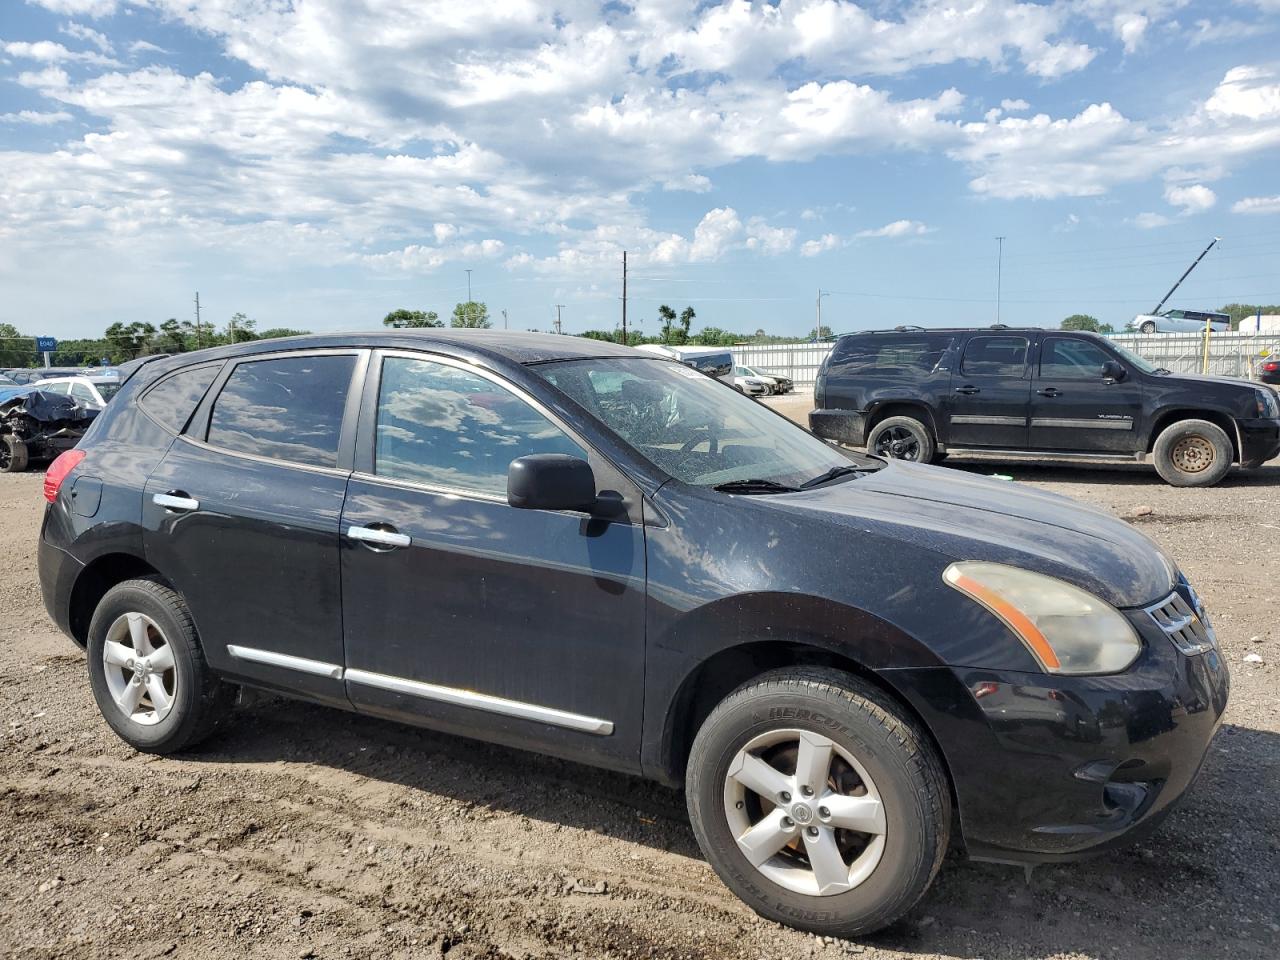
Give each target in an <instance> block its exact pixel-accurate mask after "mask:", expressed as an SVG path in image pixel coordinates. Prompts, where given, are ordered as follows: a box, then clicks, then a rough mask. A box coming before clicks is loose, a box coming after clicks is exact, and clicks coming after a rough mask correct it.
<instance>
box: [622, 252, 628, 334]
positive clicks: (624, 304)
mask: <svg viewBox="0 0 1280 960" xmlns="http://www.w3.org/2000/svg"><path fill="white" fill-rule="evenodd" d="M627 342H628V341H627V251H625V250H623V251H622V345H623V346H624V347H625V346H626V345H627Z"/></svg>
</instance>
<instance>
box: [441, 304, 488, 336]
mask: <svg viewBox="0 0 1280 960" xmlns="http://www.w3.org/2000/svg"><path fill="white" fill-rule="evenodd" d="M449 326H451V327H480V328H483V329H485V330H487V329H489V326H490V324H489V308H488V307H486V306H485V305H484V304H483V303H479V302H477V301H475V300H468V301H467V302H466V303H459V304H457V305H456V306H455V307H454V308H453V316H452V317H450V318H449Z"/></svg>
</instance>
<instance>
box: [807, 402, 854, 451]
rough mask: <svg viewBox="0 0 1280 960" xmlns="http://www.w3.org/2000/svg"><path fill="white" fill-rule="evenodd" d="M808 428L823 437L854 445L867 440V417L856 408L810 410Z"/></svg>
mask: <svg viewBox="0 0 1280 960" xmlns="http://www.w3.org/2000/svg"><path fill="white" fill-rule="evenodd" d="M809 429H810V430H811V431H813V432H814V433H815V434H817V435H818V436H819V437H822V438H823V439H826V440H835V441H837V442H839V443H848V444H852V445H853V446H856V447H860V446H862V445H863V444H865V443H866V442H867V418H866V416H865V415H864V414H862V413H860V412H858V411H857V410H810V411H809Z"/></svg>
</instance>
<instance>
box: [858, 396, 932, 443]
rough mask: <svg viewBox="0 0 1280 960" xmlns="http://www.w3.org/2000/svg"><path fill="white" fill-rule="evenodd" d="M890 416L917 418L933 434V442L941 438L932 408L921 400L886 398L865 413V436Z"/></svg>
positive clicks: (869, 434)
mask: <svg viewBox="0 0 1280 960" xmlns="http://www.w3.org/2000/svg"><path fill="white" fill-rule="evenodd" d="M890 417H911V418H912V419H914V420H919V421H920V422H921V423H923V424H924V425H925V428H926V429H928V431H929V432H930V433H932V434H933V439H934V442H935V443H936V442H937V441H938V440H939V439H941V438H940V437H939V436H938V422H937V420H936V419H935V418H934V416H933V410H932V409H931V408H930V407H929V405H928V404H927V403H925V402H923V401H921V400H887V401H885V402H883V403H879V404H876V405H875V406H873V407H872V408H871V410H870V411H869V412H868V413H867V430H866V436H868V437H870V436H871V431H872V430H874V429H875V428H876V426H877V425H878V424H880V423H881V422H883V421H885V420H888V419H889V418H890Z"/></svg>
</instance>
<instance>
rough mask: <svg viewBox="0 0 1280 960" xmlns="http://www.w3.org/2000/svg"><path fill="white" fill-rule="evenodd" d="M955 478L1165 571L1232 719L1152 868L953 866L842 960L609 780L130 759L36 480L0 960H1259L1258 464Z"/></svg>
mask: <svg viewBox="0 0 1280 960" xmlns="http://www.w3.org/2000/svg"><path fill="white" fill-rule="evenodd" d="M779 406H782V407H785V408H786V409H787V412H788V413H791V414H802V413H803V412H804V411H805V409H807V404H806V403H805V401H804V400H803V399H800V400H785V401H782V402H780V403H779ZM956 466H957V467H958V468H960V469H968V470H973V471H976V472H984V473H991V472H999V473H1004V474H1012V475H1013V476H1014V478H1015V481H1016V482H1019V483H1030V484H1033V485H1035V486H1037V487H1042V488H1045V489H1049V490H1053V491H1056V492H1059V493H1064V494H1067V495H1069V496H1074V497H1079V498H1087V499H1089V500H1090V501H1091V502H1093V503H1095V504H1098V505H1101V506H1103V507H1106V508H1109V509H1111V510H1113V511H1114V512H1115V513H1116V514H1117V515H1119V516H1122V517H1126V518H1129V519H1131V522H1134V523H1136V524H1138V525H1140V527H1141V528H1142V529H1143V530H1144V531H1145V532H1147V533H1148V534H1150V535H1151V536H1152V537H1154V538H1155V539H1156V540H1157V541H1159V542H1160V543H1162V544H1163V545H1164V546H1166V547H1167V548H1168V549H1169V550H1170V552H1171V553H1172V554H1173V555H1174V556H1175V557H1176V558H1177V559H1178V561H1179V562H1180V563H1181V564H1182V565H1183V567H1184V569H1185V570H1186V571H1187V573H1188V575H1189V576H1190V577H1191V578H1192V579H1193V581H1194V582H1195V583H1196V585H1197V587H1198V588H1199V589H1200V590H1201V592H1202V593H1203V594H1204V595H1205V597H1206V598H1207V601H1208V603H1209V605H1210V609H1211V610H1212V612H1213V614H1214V617H1215V622H1216V624H1217V627H1218V632H1219V637H1220V639H1221V643H1222V646H1223V649H1224V652H1225V655H1226V657H1227V659H1228V661H1229V663H1230V664H1231V667H1232V671H1233V677H1234V687H1233V691H1232V701H1231V706H1230V709H1229V712H1228V715H1227V724H1226V725H1225V727H1224V728H1223V731H1222V732H1221V733H1220V734H1219V736H1218V739H1217V740H1216V741H1215V742H1214V745H1213V747H1212V748H1211V751H1210V755H1209V759H1208V761H1207V764H1206V767H1205V770H1204V773H1203V775H1202V777H1201V779H1200V780H1199V782H1198V783H1197V785H1196V787H1195V788H1194V790H1193V792H1192V793H1191V795H1190V796H1189V797H1188V798H1187V800H1186V802H1185V803H1184V805H1183V806H1182V807H1181V808H1180V810H1179V811H1178V812H1177V813H1176V814H1175V815H1174V816H1173V817H1172V818H1171V819H1170V820H1169V821H1168V822H1167V824H1166V825H1165V826H1164V827H1163V828H1162V829H1161V830H1160V832H1159V833H1157V834H1156V835H1155V836H1154V837H1152V838H1151V839H1150V840H1149V841H1147V842H1145V843H1144V844H1142V845H1141V846H1139V847H1137V848H1134V849H1131V850H1126V851H1124V852H1122V853H1119V854H1115V855H1112V856H1109V857H1106V858H1103V859H1101V860H1095V861H1090V862H1087V863H1083V864H1075V865H1069V866H1052V867H1042V868H1039V869H1037V870H1036V871H1035V872H1034V873H1033V875H1032V876H1031V878H1030V880H1028V879H1027V878H1025V877H1024V875H1023V872H1022V871H1021V870H1020V869H1016V868H1012V867H1003V866H998V865H990V864H972V863H967V862H965V861H964V860H962V859H959V858H956V857H952V858H950V859H949V860H948V862H947V863H946V864H945V865H944V867H943V870H942V873H941V875H940V876H939V878H938V881H937V882H936V884H935V886H934V888H933V890H932V892H931V893H930V894H929V896H928V897H927V898H926V899H925V900H924V902H923V903H921V904H920V905H919V906H918V907H917V908H916V909H915V911H913V912H912V914H911V915H910V916H909V917H908V918H907V919H905V920H904V921H902V922H901V923H899V924H898V925H897V926H896V927H895V928H893V929H892V930H890V931H888V932H886V933H884V934H881V935H879V936H878V937H876V938H873V939H870V940H866V941H863V942H860V943H851V942H838V941H823V940H820V939H818V938H815V937H812V936H809V935H806V934H801V933H798V932H795V931H792V930H788V929H786V928H783V927H779V926H777V925H775V924H772V923H768V922H765V921H761V920H758V919H757V918H756V917H755V916H754V915H753V914H751V913H750V912H749V911H748V910H747V909H746V908H745V907H744V906H742V905H741V904H740V903H739V902H738V901H737V900H736V899H735V898H734V897H733V896H732V895H730V894H729V893H728V891H727V890H725V889H724V887H722V886H721V884H720V882H719V881H718V880H717V879H716V877H715V876H714V874H713V873H712V872H711V870H710V868H709V867H708V866H707V865H706V863H705V862H704V861H703V860H702V858H701V856H700V855H699V853H698V850H697V847H696V845H695V843H694V840H693V836H692V834H691V832H690V830H689V826H688V822H687V820H686V818H685V813H684V803H683V798H682V797H681V796H680V795H679V794H678V793H675V792H672V791H669V790H666V789H664V788H661V787H658V786H655V785H653V784H649V783H646V782H643V781H641V780H637V779H633V778H630V777H625V776H621V775H617V774H612V773H606V772H601V771H597V770H592V769H589V768H586V767H579V766H576V765H574V764H570V763H563V762H560V761H554V760H548V759H544V758H540V757H537V756H532V755H528V754H522V753H518V752H515V751H510V750H505V749H500V748H496V747H489V746H486V745H482V744H477V743H472V742H469V741H464V740H459V739H454V738H450V737H445V736H441V735H436V734H433V733H430V732H426V731H419V730H414V729H410V728H406V727H401V726H397V725H394V724H390V723H386V722H382V721H378V720H372V719H367V718H362V717H356V716H352V715H349V714H344V713H339V712H336V711H328V710H325V709H322V708H319V707H312V706H308V705H304V704H299V703H293V702H289V701H285V700H278V699H272V700H264V701H259V702H256V703H254V704H252V705H249V706H246V707H244V708H242V710H241V711H240V712H239V714H238V715H237V717H236V718H235V720H234V721H233V722H232V723H231V724H230V725H229V726H228V728H227V729H226V730H225V731H223V732H222V733H220V734H219V735H218V736H216V737H215V738H214V740H213V741H211V742H210V743H208V744H207V745H206V746H205V747H203V748H202V749H201V750H199V751H198V752H195V753H192V754H190V755H188V756H184V757H182V758H180V759H158V758H154V757H148V756H144V755H140V754H137V753H135V752H134V751H133V750H131V749H130V748H128V747H126V746H125V745H124V744H123V743H121V742H120V741H119V740H117V739H116V738H115V737H114V736H113V735H112V734H111V733H110V731H109V730H108V728H107V727H106V725H105V724H104V723H102V722H101V721H100V720H99V718H98V715H97V711H96V708H95V706H94V703H93V698H92V696H91V694H90V693H89V688H88V683H87V681H86V678H85V669H84V661H83V657H82V656H81V655H80V653H79V651H78V650H77V649H76V648H75V647H74V646H73V645H72V644H71V643H70V641H68V640H66V639H65V638H64V637H62V636H61V635H60V634H59V633H57V632H56V631H55V629H54V628H53V627H52V625H51V624H50V623H49V621H48V619H47V618H46V616H45V613H44V609H43V607H42V605H41V602H40V596H39V587H38V584H37V582H36V566H35V541H36V537H37V533H38V529H39V522H40V516H41V510H42V507H43V505H44V501H43V500H42V499H41V496H40V484H41V475H40V474H39V473H38V472H37V473H29V474H20V475H12V476H11V475H0V517H3V520H4V523H3V528H4V535H5V537H6V542H7V543H8V544H9V546H8V548H7V549H6V551H5V559H6V561H7V562H6V563H5V565H4V570H3V573H0V604H2V605H3V609H4V611H5V615H4V616H3V617H2V618H0V678H2V681H3V682H2V685H0V713H2V716H3V719H2V721H0V724H2V726H0V729H2V730H3V734H4V737H5V742H4V745H3V746H4V749H3V750H2V751H0V956H21V957H31V958H39V957H129V958H146V957H161V956H171V957H192V958H202V960H203V958H223V957H226V958H230V957H236V958H240V957H271V958H276V957H299V958H305V957H312V956H315V957H336V958H344V957H370V958H373V957H377V958H384V957H390V958H399V957H432V956H440V955H443V954H445V953H447V954H448V955H449V956H451V957H464V958H470V957H565V956H581V957H588V958H596V957H714V958H743V960H757V958H773V957H785V958H788V960H792V958H796V957H808V956H815V957H843V956H847V955H851V954H858V955H861V956H865V957H895V958H907V957H911V958H922V957H954V958H978V957H1009V958H1045V960H1048V958H1078V957H1123V958H1126V960H1137V958H1151V960H1200V958H1206V957H1236V958H1252V957H1259V958H1263V957H1265V958H1268V960H1274V958H1275V957H1276V956H1277V955H1280V906H1278V904H1280V896H1278V894H1280V881H1278V880H1277V876H1278V875H1280V797H1278V796H1277V794H1278V793H1280V791H1278V789H1277V788H1278V787H1280V685H1278V684H1277V678H1278V677H1280V634H1278V633H1277V629H1276V610H1277V605H1276V603H1277V601H1278V600H1280V511H1277V509H1276V508H1277V505H1280V496H1278V495H1277V494H1278V492H1280V462H1273V463H1271V464H1270V465H1268V466H1266V467H1264V468H1263V469H1261V470H1259V471H1256V472H1254V473H1251V474H1239V473H1236V474H1233V475H1232V476H1231V477H1230V478H1229V479H1228V480H1227V481H1226V482H1225V483H1224V484H1223V485H1222V486H1220V487H1218V488H1215V489H1211V490H1174V489H1172V488H1169V487H1166V486H1164V485H1163V484H1162V483H1160V482H1159V481H1158V479H1157V478H1156V476H1155V474H1154V472H1152V471H1151V470H1150V469H1149V468H1140V467H1130V468H1126V469H1106V468H1093V469H1087V470H1085V469H1077V468H1072V469H1063V468H1047V467H1039V466H1022V465H1010V464H1000V465H998V466H993V465H991V464H989V463H970V464H968V465H965V464H957V465H956ZM1147 511H1150V512H1147ZM1248 654H1257V655H1258V656H1260V657H1261V658H1262V661H1263V662H1262V663H1261V664H1256V663H1248V662H1246V661H1245V660H1244V658H1245V656H1246V655H1248Z"/></svg>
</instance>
